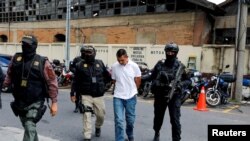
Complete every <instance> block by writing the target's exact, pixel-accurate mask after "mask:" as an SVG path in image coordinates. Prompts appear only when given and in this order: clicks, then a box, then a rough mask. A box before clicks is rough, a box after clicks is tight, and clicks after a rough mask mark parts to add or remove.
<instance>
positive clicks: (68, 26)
mask: <svg viewBox="0 0 250 141" xmlns="http://www.w3.org/2000/svg"><path fill="white" fill-rule="evenodd" d="M70 7H71V6H70V0H67V15H66V47H65V66H66V70H68V69H69V60H70Z"/></svg>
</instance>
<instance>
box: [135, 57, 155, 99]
mask: <svg viewBox="0 0 250 141" xmlns="http://www.w3.org/2000/svg"><path fill="white" fill-rule="evenodd" d="M139 67H140V69H141V72H142V76H141V85H140V87H139V89H138V94H139V96H140V95H141V96H143V97H144V98H146V97H149V96H151V97H152V96H153V94H152V93H151V86H152V81H151V80H150V79H149V77H150V75H151V70H150V69H149V68H148V65H147V63H144V62H143V63H141V64H139Z"/></svg>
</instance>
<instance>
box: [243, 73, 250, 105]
mask: <svg viewBox="0 0 250 141" xmlns="http://www.w3.org/2000/svg"><path fill="white" fill-rule="evenodd" d="M242 99H243V100H247V101H248V100H250V79H249V78H243V83H242Z"/></svg>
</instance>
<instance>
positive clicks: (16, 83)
mask: <svg viewBox="0 0 250 141" xmlns="http://www.w3.org/2000/svg"><path fill="white" fill-rule="evenodd" d="M44 62H45V58H44V57H41V56H40V55H35V56H34V58H33V59H30V60H28V61H27V62H24V61H23V58H22V53H16V54H15V55H14V58H13V66H12V70H11V71H12V76H11V77H12V83H13V96H14V98H15V100H16V101H17V102H20V103H23V104H25V105H26V106H27V105H30V104H31V103H34V102H37V101H41V100H44V98H45V93H46V88H45V84H44V78H43V76H42V73H43V72H41V71H40V70H41V69H40V67H41V66H40V65H44Z"/></svg>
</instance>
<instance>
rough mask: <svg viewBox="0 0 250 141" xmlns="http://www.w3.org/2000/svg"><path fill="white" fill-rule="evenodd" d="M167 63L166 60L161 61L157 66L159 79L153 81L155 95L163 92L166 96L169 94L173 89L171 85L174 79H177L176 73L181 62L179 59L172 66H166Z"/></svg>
mask: <svg viewBox="0 0 250 141" xmlns="http://www.w3.org/2000/svg"><path fill="white" fill-rule="evenodd" d="M165 63H166V62H165V60H161V61H159V62H158V63H157V65H156V70H157V77H156V79H155V80H154V81H153V84H152V87H151V91H152V93H154V94H158V93H162V92H164V93H165V94H167V93H168V91H169V90H170V89H171V87H170V86H169V84H170V82H171V81H172V80H173V79H175V75H176V72H177V70H178V67H179V65H180V64H179V63H180V62H179V61H178V60H177V59H176V60H175V62H174V63H173V64H172V65H166V64H165ZM163 74H164V75H163Z"/></svg>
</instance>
